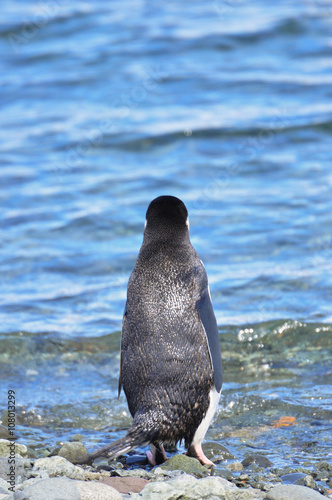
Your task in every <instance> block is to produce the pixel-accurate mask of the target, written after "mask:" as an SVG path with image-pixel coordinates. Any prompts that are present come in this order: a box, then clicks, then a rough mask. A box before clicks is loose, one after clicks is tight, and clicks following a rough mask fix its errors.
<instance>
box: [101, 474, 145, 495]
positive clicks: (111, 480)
mask: <svg viewBox="0 0 332 500" xmlns="http://www.w3.org/2000/svg"><path fill="white" fill-rule="evenodd" d="M100 482H101V483H104V484H107V485H108V486H112V488H114V489H116V490H117V491H119V492H120V493H131V492H133V493H140V491H142V489H143V488H144V487H145V486H146V485H147V484H148V482H149V481H147V480H146V479H143V478H142V477H131V476H126V477H104V478H103V479H102V480H101V481H100Z"/></svg>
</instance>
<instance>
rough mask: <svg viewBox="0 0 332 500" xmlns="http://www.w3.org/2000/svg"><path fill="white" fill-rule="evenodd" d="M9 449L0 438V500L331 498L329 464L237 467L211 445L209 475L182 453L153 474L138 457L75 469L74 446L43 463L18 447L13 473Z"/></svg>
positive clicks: (81, 450) (263, 461)
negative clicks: (296, 466)
mask: <svg viewBox="0 0 332 500" xmlns="http://www.w3.org/2000/svg"><path fill="white" fill-rule="evenodd" d="M9 445H10V442H9V441H7V440H6V439H0V500H67V499H68V500H76V499H77V500H121V499H128V500H140V499H142V500H149V499H151V500H153V499H156V500H157V499H158V500H176V499H181V500H184V499H187V500H191V499H193V500H194V499H200V498H202V499H211V500H217V499H225V500H263V499H264V500H319V499H324V498H331V499H332V465H331V464H329V463H327V462H324V461H320V462H316V463H314V464H311V466H310V467H309V466H308V467H307V468H306V467H304V468H302V467H301V468H297V469H292V468H284V469H277V468H274V467H273V464H272V463H271V462H270V460H269V459H268V458H267V457H265V456H264V455H258V454H252V455H249V456H247V457H246V458H244V459H243V460H242V462H240V461H236V459H235V458H234V457H233V456H232V455H231V453H230V452H229V451H228V450H227V449H226V448H224V447H223V446H221V445H219V444H217V443H205V444H204V449H205V453H206V455H207V456H209V458H211V459H212V460H214V461H215V462H216V464H217V466H216V467H215V468H213V469H212V470H209V469H207V468H206V467H204V466H202V465H201V464H200V463H199V462H198V461H197V460H196V459H194V458H190V457H187V456H185V455H182V454H177V455H174V456H172V457H171V458H169V459H168V460H167V462H165V463H164V464H163V465H161V466H157V467H154V468H153V469H152V470H151V469H148V468H144V466H145V457H144V456H143V455H131V456H128V457H120V459H119V460H118V461H112V462H110V463H108V461H107V460H106V459H97V460H96V461H95V462H94V463H93V464H92V465H78V464H79V463H82V462H84V461H85V460H86V459H87V457H88V452H87V450H86V448H85V446H84V445H83V443H81V442H79V441H77V442H70V443H64V444H63V445H62V446H61V447H59V448H57V449H56V450H53V452H51V453H49V452H47V451H46V450H45V451H44V452H43V454H44V455H48V456H43V457H42V458H38V457H37V454H36V453H35V451H34V450H33V449H31V448H27V447H26V446H25V445H23V444H16V445H15V447H16V449H15V455H16V456H15V471H14V470H13V469H12V473H11V472H10V465H9V463H8V449H9ZM38 451H39V456H40V453H41V451H40V450H38Z"/></svg>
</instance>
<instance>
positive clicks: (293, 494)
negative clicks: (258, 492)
mask: <svg viewBox="0 0 332 500" xmlns="http://www.w3.org/2000/svg"><path fill="white" fill-rule="evenodd" d="M266 498H267V499H268V500H323V499H324V498H325V497H324V496H323V495H321V494H320V493H318V491H314V490H311V489H310V488H306V487H305V486H298V485H297V484H280V485H278V486H275V487H274V488H272V490H270V491H269V492H268V493H267V494H266Z"/></svg>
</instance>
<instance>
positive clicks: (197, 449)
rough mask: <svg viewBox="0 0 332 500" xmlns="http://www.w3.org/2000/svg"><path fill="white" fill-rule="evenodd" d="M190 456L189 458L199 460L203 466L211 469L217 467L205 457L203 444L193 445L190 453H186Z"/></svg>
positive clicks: (189, 449)
mask: <svg viewBox="0 0 332 500" xmlns="http://www.w3.org/2000/svg"><path fill="white" fill-rule="evenodd" d="M186 454H187V455H188V457H195V458H198V460H199V461H200V462H201V464H203V465H207V466H209V467H211V466H213V467H214V466H215V464H214V463H213V462H211V460H209V459H208V458H207V457H206V456H205V455H204V452H203V450H202V445H201V443H199V444H195V445H191V446H190V447H189V448H188V451H187V453H186Z"/></svg>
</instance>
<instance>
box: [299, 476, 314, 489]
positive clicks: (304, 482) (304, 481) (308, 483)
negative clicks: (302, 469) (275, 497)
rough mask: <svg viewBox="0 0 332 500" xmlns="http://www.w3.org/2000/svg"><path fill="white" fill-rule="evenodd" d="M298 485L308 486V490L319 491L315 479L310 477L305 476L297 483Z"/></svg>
mask: <svg viewBox="0 0 332 500" xmlns="http://www.w3.org/2000/svg"><path fill="white" fill-rule="evenodd" d="M296 484H301V485H302V486H307V487H308V488H312V489H313V490H314V489H317V485H316V483H315V481H314V478H313V477H312V476H310V475H307V476H304V477H302V478H300V479H298V480H297V481H296Z"/></svg>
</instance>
